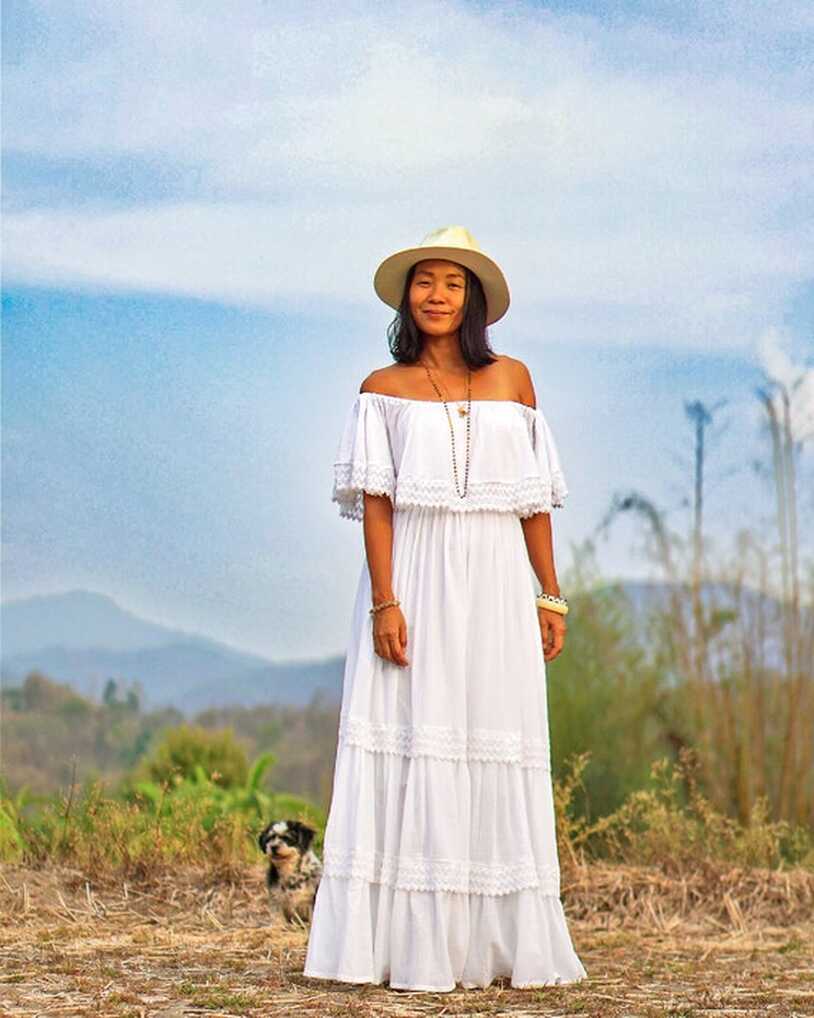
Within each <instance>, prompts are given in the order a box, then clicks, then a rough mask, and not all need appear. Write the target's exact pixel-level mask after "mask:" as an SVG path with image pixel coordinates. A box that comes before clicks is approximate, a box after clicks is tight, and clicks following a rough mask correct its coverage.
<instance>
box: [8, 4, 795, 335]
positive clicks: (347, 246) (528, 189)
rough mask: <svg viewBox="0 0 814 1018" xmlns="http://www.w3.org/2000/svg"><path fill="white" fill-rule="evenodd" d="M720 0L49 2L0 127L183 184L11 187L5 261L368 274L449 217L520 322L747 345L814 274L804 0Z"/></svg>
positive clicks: (23, 265)
mask: <svg viewBox="0 0 814 1018" xmlns="http://www.w3.org/2000/svg"><path fill="white" fill-rule="evenodd" d="M702 6H703V5H702ZM735 6H736V8H737V7H738V5H735ZM764 8H765V10H764ZM739 9H740V11H741V17H730V20H729V21H726V20H722V17H721V15H720V13H718V14H715V15H714V16H713V14H712V13H711V12H710V11H708V10H705V11H702V12H700V13H699V15H698V17H699V20H698V21H697V22H696V23H694V24H693V25H690V26H689V27H688V26H686V25H685V26H683V27H682V28H681V30H680V31H679V30H677V29H676V28H675V27H674V26H672V27H671V26H669V25H668V26H658V25H656V24H654V22H653V21H652V19H651V20H649V21H647V22H632V21H630V20H628V21H627V22H625V23H619V24H610V25H603V24H602V23H600V22H599V21H597V20H596V19H592V18H588V17H585V16H578V17H575V16H573V15H570V14H568V13H565V14H556V13H554V12H552V11H546V10H541V9H539V8H538V9H534V8H531V7H524V6H523V5H516V6H513V7H512V8H506V9H504V8H499V9H497V10H495V11H491V12H488V11H487V12H484V11H476V10H473V9H470V8H467V6H466V5H465V4H462V3H449V2H447V3H435V2H434V3H431V4H426V3H417V4H411V5H396V6H388V7H387V8H377V7H374V6H372V5H368V4H364V3H358V4H356V5H351V6H346V7H344V8H343V13H341V14H339V15H337V16H334V15H333V13H331V12H330V10H329V8H328V7H327V5H324V4H310V5H305V6H304V7H302V8H299V9H298V10H297V12H296V14H291V13H290V12H288V11H282V12H281V10H280V8H279V5H273V4H266V5H261V6H259V7H256V6H252V7H250V6H248V5H246V6H243V5H218V6H215V5H200V4H191V3H167V4H161V5H127V4H125V5H113V4H111V3H101V2H98V0H97V2H96V3H89V4H84V5H82V6H81V7H77V8H71V6H70V5H65V4H41V5H40V6H39V11H40V17H41V21H42V24H43V25H44V26H46V28H47V30H44V32H43V38H42V44H41V45H39V46H37V47H36V48H35V49H31V50H30V51H29V52H28V53H27V55H26V56H25V59H23V60H22V61H21V62H20V63H18V64H17V65H16V66H10V67H8V68H7V71H6V76H7V82H8V83H7V86H6V88H7V94H9V93H10V94H12V95H13V97H14V101H13V102H12V103H7V108H8V111H9V112H8V113H7V115H6V139H7V142H6V144H7V149H9V150H11V151H17V152H27V153H29V154H34V155H37V156H41V157H46V158H49V159H53V158H66V157H72V158H83V159H88V160H94V159H99V158H102V157H110V156H111V155H113V156H117V157H119V158H120V159H121V158H122V157H123V158H124V159H125V160H126V159H127V158H130V157H132V158H134V159H135V158H136V157H138V158H139V159H142V158H145V157H149V158H151V159H154V160H157V161H158V162H159V164H160V165H163V166H166V167H170V168H171V167H182V168H185V169H183V170H182V171H180V180H181V184H182V188H183V190H184V193H183V194H180V195H179V196H178V197H177V198H176V199H172V200H170V201H167V202H166V203H164V204H163V205H160V206H157V205H156V204H155V201H154V199H152V198H145V199H143V200H142V199H140V197H139V184H138V179H136V180H134V181H132V182H129V183H128V185H127V186H126V187H125V186H124V185H122V184H117V182H111V190H110V193H108V194H106V195H105V196H103V200H98V199H97V197H96V196H95V195H94V194H93V193H87V194H80V195H78V196H77V198H76V201H75V203H74V207H73V208H72V209H71V210H70V211H68V212H66V211H65V210H64V208H63V209H62V210H56V209H52V208H36V210H32V209H30V208H26V207H25V195H24V194H22V195H21V194H20V193H19V192H18V193H16V194H15V195H14V196H13V197H14V201H13V202H12V205H11V208H10V209H9V211H7V214H6V217H5V228H6V261H7V268H6V272H7V278H11V279H12V280H14V279H17V280H32V281H33V280H36V281H52V282H60V283H64V284H65V285H70V284H71V282H72V281H73V282H78V283H81V282H85V283H96V284H98V285H105V286H114V287H120V288H125V289H126V288H128V287H136V288H141V287H147V288H150V289H158V290H165V291H169V292H177V293H191V294H196V295H201V296H213V297H217V298H220V299H226V300H236V301H243V300H251V301H259V302H261V303H265V302H273V301H274V300H275V299H276V298H286V297H289V296H292V295H298V294H302V293H306V294H308V295H311V296H314V297H315V298H319V297H320V296H321V297H323V298H326V299H330V298H333V297H335V296H337V295H341V296H344V297H347V296H351V297H352V298H353V299H356V295H358V299H359V300H369V299H370V298H369V294H370V287H369V275H370V272H371V270H372V268H373V267H374V265H375V261H376V260H377V258H378V257H381V256H382V255H383V254H385V253H387V251H388V250H389V249H391V248H394V247H397V246H400V245H402V244H406V243H411V242H413V241H417V240H418V239H419V238H420V236H421V235H423V234H424V233H425V232H428V231H429V230H430V229H433V228H435V227H437V226H439V225H442V224H444V223H449V222H462V223H465V224H467V225H468V226H469V227H470V228H471V229H472V231H473V232H474V233H475V235H476V236H477V237H478V238H479V239H480V240H481V242H482V243H483V245H484V247H485V248H487V250H489V251H490V252H493V253H494V254H495V256H496V257H498V258H499V260H501V262H502V263H503V264H504V265H505V267H506V270H507V273H508V275H509V279H510V282H511V284H512V290H513V293H514V294H515V295H516V296H517V297H518V298H519V308H520V309H525V311H523V310H521V315H522V314H524V313H525V314H526V316H527V318H528V320H529V322H530V321H531V316H532V315H534V316H539V315H540V314H548V315H554V316H556V315H557V314H558V312H557V308H562V307H566V306H567V307H568V308H569V311H568V314H566V315H563V317H562V319H561V324H562V327H563V328H566V329H568V328H569V322H570V323H572V324H571V328H572V330H573V329H574V326H576V328H577V329H578V332H579V336H580V337H582V338H587V337H588V336H589V335H591V336H592V337H593V336H598V335H602V334H603V331H604V334H605V335H606V338H607V339H608V340H610V341H612V340H614V339H616V340H617V341H625V340H632V339H643V338H645V336H647V335H649V336H651V337H652V338H654V339H656V340H657V341H660V342H674V343H676V344H684V343H695V344H710V343H714V344H715V345H741V344H743V345H747V344H748V343H749V342H750V340H751V337H752V336H754V335H755V334H756V333H757V332H758V331H759V330H760V329H762V328H764V327H765V326H766V325H767V323H768V322H770V321H771V320H773V319H774V320H776V318H777V316H778V313H779V309H780V308H781V307H782V304H783V301H784V300H785V297H786V294H787V292H788V291H789V290H790V289H791V288H792V287H794V286H795V285H797V284H798V283H799V281H800V280H802V279H805V278H807V277H810V276H811V275H812V262H813V261H814V259H812V247H811V244H810V241H811V236H810V227H804V226H801V225H800V224H799V222H797V221H796V219H797V217H795V215H794V211H793V205H792V199H793V200H794V202H796V203H799V204H800V206H801V207H802V206H804V203H805V201H806V200H807V199H808V200H810V199H811V197H812V186H811V181H810V172H809V171H810V165H811V159H812V149H813V148H814V145H813V144H812V135H811V123H812V103H811V102H810V100H807V99H805V98H802V96H804V95H805V93H804V91H803V90H802V88H801V87H800V70H799V69H798V68H796V67H795V65H794V62H793V61H790V60H783V59H781V58H780V57H778V59H777V60H773V59H772V56H773V53H774V51H773V49H772V42H773V39H774V37H775V36H777V37H778V38H781V37H782V38H781V41H782V40H786V39H787V35H788V31H789V26H792V27H793V29H794V31H796V32H798V33H802V32H804V31H806V30H807V29H808V28H810V27H811V26H810V22H809V23H806V20H805V19H806V15H805V11H804V9H802V8H799V9H798V8H796V7H794V6H791V7H784V11H786V12H787V16H786V19H785V20H783V19H781V18H780V17H779V13H778V11H779V8H777V7H776V5H774V4H766V5H763V6H761V5H757V4H756V5H748V4H741V5H740V7H739ZM292 10H293V8H292ZM732 13H733V11H732V10H730V15H732ZM747 14H748V17H747V16H746V15H747ZM80 40H81V42H82V43H83V45H80V44H79V41H80ZM758 40H759V41H760V44H761V48H760V52H761V54H762V58H761V60H760V61H759V62H758V63H754V62H753V61H752V56H753V54H754V52H755V48H756V47H757V43H758ZM784 45H787V42H784ZM778 46H779V44H778ZM777 52H778V54H782V53H785V52H786V50H784V49H783V48H782V47H780V46H779V48H778V51H777ZM118 165H121V164H120V163H119V164H118ZM185 173H186V174H187V176H185V175H184V174H185ZM190 181H194V183H190ZM15 205H16V210H15ZM63 205H64V202H63ZM111 205H112V206H114V207H113V208H111ZM790 209H791V211H789V210H790ZM608 305H612V306H613V307H614V309H615V310H618V309H619V308H620V307H622V308H626V311H627V313H626V314H623V316H622V322H621V324H620V321H619V318H618V316H617V317H613V316H611V317H603V311H602V308H603V306H605V307H607V306H608ZM574 309H576V316H575V315H574ZM513 310H514V309H513ZM575 338H577V337H576V336H575Z"/></svg>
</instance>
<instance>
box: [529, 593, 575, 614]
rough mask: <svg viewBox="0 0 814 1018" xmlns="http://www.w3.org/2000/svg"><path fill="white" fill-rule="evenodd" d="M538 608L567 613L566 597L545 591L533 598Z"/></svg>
mask: <svg viewBox="0 0 814 1018" xmlns="http://www.w3.org/2000/svg"><path fill="white" fill-rule="evenodd" d="M535 601H536V603H537V607H538V608H545V609H546V610H547V611H552V612H559V614H560V615H567V614H568V598H565V597H559V596H558V595H556V594H546V593H545V591H542V590H541V591H540V593H539V594H538V595H537V597H536V598H535Z"/></svg>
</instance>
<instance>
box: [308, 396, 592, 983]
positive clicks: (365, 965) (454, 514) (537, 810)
mask: <svg viewBox="0 0 814 1018" xmlns="http://www.w3.org/2000/svg"><path fill="white" fill-rule="evenodd" d="M449 413H450V417H451V418H452V424H453V428H454V434H455V454H456V460H457V464H458V479H459V485H460V486H461V490H463V481H464V468H465V455H466V418H465V417H461V416H459V415H458V413H457V410H456V404H454V403H450V404H449ZM471 415H472V416H471V421H470V429H471V431H470V468H469V484H468V490H467V493H466V495H465V497H463V498H461V497H460V496H459V494H458V493H457V491H456V488H455V482H454V475H453V471H452V453H451V440H450V428H449V419H448V417H447V414H446V412H445V410H444V405H443V403H442V402H441V401H440V400H438V401H432V400H416V399H408V398H403V397H397V396H385V395H381V394H379V393H359V394H357V396H356V398H355V400H354V402H353V405H352V407H351V408H350V411H349V413H348V415H347V418H346V422H345V426H344V429H343V433H342V436H341V439H340V441H339V447H338V450H337V455H336V461H335V464H334V487H333V495H332V498H333V500H334V501H335V502H337V503H338V506H339V512H340V515H341V516H343V517H345V518H348V519H351V520H361V519H362V518H363V515H364V496H363V492H365V491H367V492H369V493H371V494H374V495H382V494H386V495H388V496H389V497H390V499H391V502H392V503H393V508H394V512H393V555H392V586H393V591H394V593H395V596H396V597H398V598H399V599H400V602H401V609H402V611H403V613H404V616H405V620H406V623H407V649H406V656H407V659H408V661H409V664H408V665H407V666H400V665H396V664H394V663H393V662H390V661H386V660H384V659H383V658H381V657H379V655H377V654H376V652H375V650H374V647H373V639H372V624H373V623H372V616H371V615H370V614H369V611H368V609H369V608H370V606H371V603H372V602H371V589H370V574H369V570H368V566H367V561H366V559H365V558H364V557H363V560H362V568H361V573H360V576H359V580H358V585H357V591H356V598H355V604H354V607H353V615H352V625H351V634H350V642H349V646H348V650H347V656H346V661H345V671H344V681H343V690H342V700H341V707H340V715H339V731H338V743H337V754H336V762H335V769H334V779H333V790H332V795H331V803H330V807H329V812H328V819H327V824H326V828H325V837H324V846H323V859H322V861H323V874H322V877H321V881H320V884H319V888H318V890H317V896H316V901H315V905H314V911H313V916H312V922H311V927H310V931H309V939H308V947H307V953H306V960H305V965H304V970H303V974H304V975H306V976H311V977H315V978H318V979H333V980H340V981H344V982H349V983H388V984H389V986H390V987H391V988H394V989H411V990H430V991H450V990H454V989H455V988H456V984H458V983H460V984H461V985H462V986H463V987H464V988H475V987H486V986H488V985H489V984H490V982H491V981H492V980H493V979H494V978H496V977H501V976H503V977H509V978H510V980H511V985H512V986H514V987H532V986H547V985H553V984H561V983H569V982H576V981H578V980H580V979H583V978H585V976H586V975H587V973H586V971H585V968H584V967H583V965H582V962H581V961H580V959H579V957H578V956H577V954H576V953H575V950H574V947H573V945H572V942H571V937H570V934H569V930H568V926H567V921H566V917H565V914H564V912H563V907H562V903H561V901H560V896H559V895H560V870H559V864H558V858H557V844H556V831H555V814H554V802H553V796H552V783H551V767H550V759H551V758H550V744H549V730H548V712H547V702H546V668H545V660H544V657H543V648H542V641H541V636H540V627H539V623H538V619H537V608H536V606H535V601H534V595H535V592H536V585H535V580H534V578H533V573H532V570H531V566H530V562H529V557H528V551H527V548H526V545H525V539H524V536H523V530H522V526H521V523H520V520H521V518H523V517H527V516H531V515H533V514H534V513H538V512H550V511H551V509H552V508H554V507H560V506H562V505H563V501H564V499H565V496H566V495H567V488H566V484H565V479H564V476H563V472H562V469H561V466H560V461H559V456H558V452H557V448H556V446H555V444H554V439H553V436H552V433H551V430H550V428H549V426H548V423H547V421H546V420H545V418H544V416H543V414H542V412H541V411H540V410H539V409H538V408H532V407H529V406H526V405H525V404H523V403H520V402H516V401H513V400H473V401H472V403H471Z"/></svg>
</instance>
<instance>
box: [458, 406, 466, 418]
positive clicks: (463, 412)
mask: <svg viewBox="0 0 814 1018" xmlns="http://www.w3.org/2000/svg"><path fill="white" fill-rule="evenodd" d="M458 413H459V414H460V416H461V417H466V407H465V406H459V407H458Z"/></svg>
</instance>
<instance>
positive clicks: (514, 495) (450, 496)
mask: <svg viewBox="0 0 814 1018" xmlns="http://www.w3.org/2000/svg"><path fill="white" fill-rule="evenodd" d="M567 494H568V490H567V488H566V487H565V484H564V482H560V481H559V480H556V475H555V481H554V482H549V481H546V480H544V479H543V478H542V477H540V476H539V475H537V474H533V475H531V476H529V477H521V478H518V479H517V480H512V481H470V482H469V483H468V485H467V491H466V496H465V497H464V498H461V497H460V495H459V494H458V493H457V491H456V490H455V485H454V483H453V482H452V481H449V480H446V479H444V478H425V477H408V476H404V475H403V474H400V475H399V478H398V484H397V486H396V496H395V502H394V505H395V507H396V508H397V509H401V508H407V507H408V506H426V507H437V508H443V509H455V510H457V511H459V512H467V511H470V512H471V511H477V510H480V509H490V510H493V511H496V512H507V513H516V514H517V515H518V516H520V518H521V519H522V518H525V517H527V516H533V515H534V514H535V513H547V512H551V510H552V509H560V508H562V507H563V505H564V503H565V497H566V495H567Z"/></svg>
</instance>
